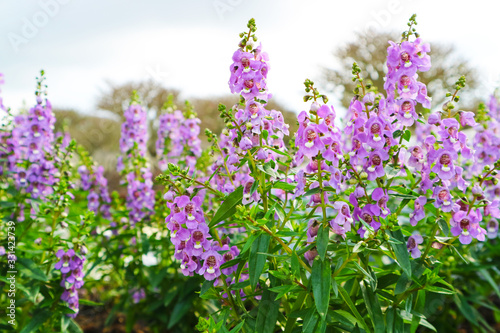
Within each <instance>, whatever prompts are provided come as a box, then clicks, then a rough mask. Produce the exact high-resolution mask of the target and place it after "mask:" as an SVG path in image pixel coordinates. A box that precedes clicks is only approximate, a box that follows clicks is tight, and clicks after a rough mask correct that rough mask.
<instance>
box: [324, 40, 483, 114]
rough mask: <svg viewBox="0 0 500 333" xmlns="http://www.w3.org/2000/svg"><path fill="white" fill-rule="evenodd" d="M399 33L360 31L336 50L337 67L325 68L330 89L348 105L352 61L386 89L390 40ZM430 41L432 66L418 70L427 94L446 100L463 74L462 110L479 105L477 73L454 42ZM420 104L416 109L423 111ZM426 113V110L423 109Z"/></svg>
mask: <svg viewBox="0 0 500 333" xmlns="http://www.w3.org/2000/svg"><path fill="white" fill-rule="evenodd" d="M400 39H401V37H398V34H397V33H375V32H371V33H367V34H361V33H358V34H357V35H356V37H355V38H354V39H353V41H351V42H349V43H347V44H345V45H343V46H341V47H339V48H338V49H336V50H334V52H333V57H334V60H335V63H336V66H335V67H327V68H323V83H324V85H325V87H326V89H327V90H329V91H331V92H334V93H335V95H336V96H337V97H338V98H339V99H340V101H341V103H342V105H343V106H344V107H346V108H348V107H349V103H350V101H351V99H352V97H353V89H354V88H355V84H354V83H353V82H352V80H351V77H352V74H351V71H352V64H353V62H356V63H357V64H358V65H359V67H360V68H361V70H362V76H363V77H364V78H365V79H368V80H371V82H372V84H373V86H375V87H377V89H378V91H379V92H382V93H385V90H384V77H385V74H386V72H387V68H386V66H385V63H386V57H387V47H388V46H389V43H388V41H389V40H392V41H399V40H400ZM430 44H431V52H430V53H429V54H430V56H431V62H432V67H431V69H430V70H429V71H428V72H424V73H419V80H420V81H421V82H423V83H425V84H426V85H427V90H428V95H429V96H430V97H432V98H433V103H432V105H433V107H437V106H438V105H440V103H441V102H443V101H444V99H445V95H446V92H447V91H451V90H452V89H453V86H454V83H455V82H456V81H457V80H458V78H459V77H460V76H462V75H465V77H466V78H467V87H466V89H465V90H464V93H463V94H462V95H461V97H462V98H461V106H460V108H461V109H463V110H474V109H475V108H476V105H477V102H478V101H477V99H476V97H475V92H476V91H475V90H476V89H478V87H479V79H478V73H477V71H476V69H474V68H472V67H471V66H470V65H469V64H468V62H467V60H466V59H464V58H462V57H461V56H460V54H459V53H458V51H457V50H456V48H455V47H454V46H453V45H446V44H437V43H430ZM422 111H423V110H422V106H421V105H419V108H418V109H417V112H422ZM424 114H425V113H424Z"/></svg>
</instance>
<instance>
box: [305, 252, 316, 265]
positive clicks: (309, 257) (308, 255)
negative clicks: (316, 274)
mask: <svg viewBox="0 0 500 333" xmlns="http://www.w3.org/2000/svg"><path fill="white" fill-rule="evenodd" d="M317 256H318V250H316V248H315V247H313V248H312V249H310V250H309V251H307V252H306V253H304V258H306V260H307V261H308V262H309V265H310V266H312V264H313V261H314V258H316V257H317Z"/></svg>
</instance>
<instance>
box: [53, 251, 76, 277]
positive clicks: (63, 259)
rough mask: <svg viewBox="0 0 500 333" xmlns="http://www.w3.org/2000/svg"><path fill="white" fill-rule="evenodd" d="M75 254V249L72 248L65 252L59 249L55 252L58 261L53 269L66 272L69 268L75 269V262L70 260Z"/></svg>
mask: <svg viewBox="0 0 500 333" xmlns="http://www.w3.org/2000/svg"><path fill="white" fill-rule="evenodd" d="M74 255H75V251H74V250H73V249H69V250H68V252H65V251H64V250H63V249H60V250H59V251H57V253H56V257H58V258H59V261H58V262H57V263H56V264H55V265H54V268H55V269H58V270H60V271H61V273H64V274H66V273H68V272H69V271H70V270H72V269H75V268H76V266H75V263H74V261H73V260H72V258H73V256H74Z"/></svg>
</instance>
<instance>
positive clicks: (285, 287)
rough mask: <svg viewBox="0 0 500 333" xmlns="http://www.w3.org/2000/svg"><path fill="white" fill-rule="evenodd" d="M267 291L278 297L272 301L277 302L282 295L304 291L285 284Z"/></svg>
mask: <svg viewBox="0 0 500 333" xmlns="http://www.w3.org/2000/svg"><path fill="white" fill-rule="evenodd" d="M269 290H270V291H272V292H275V293H277V294H278V295H276V298H275V299H274V300H278V299H280V298H281V297H283V295H285V294H287V293H289V292H292V291H295V292H297V291H301V290H304V289H302V288H300V287H299V286H295V285H290V284H286V285H283V286H277V287H273V288H269Z"/></svg>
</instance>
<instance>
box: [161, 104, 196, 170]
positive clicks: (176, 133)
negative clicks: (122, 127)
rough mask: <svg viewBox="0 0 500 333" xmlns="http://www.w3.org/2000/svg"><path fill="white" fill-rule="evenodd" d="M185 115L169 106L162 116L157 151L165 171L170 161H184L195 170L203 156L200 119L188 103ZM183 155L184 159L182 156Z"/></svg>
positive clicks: (162, 168)
mask: <svg viewBox="0 0 500 333" xmlns="http://www.w3.org/2000/svg"><path fill="white" fill-rule="evenodd" d="M186 106H187V110H186V112H185V115H184V114H183V113H182V111H180V110H175V111H174V109H173V107H171V106H169V107H167V110H166V111H167V113H165V114H162V115H161V116H160V119H159V120H160V124H159V126H158V139H157V141H156V152H157V155H158V156H160V159H159V161H158V165H159V167H160V170H162V171H165V170H166V169H167V165H168V163H178V162H180V161H184V162H185V163H186V166H187V167H188V168H189V169H190V170H191V172H194V168H195V166H196V160H197V158H199V157H200V156H201V146H200V145H201V140H200V139H199V138H198V135H199V134H200V126H199V124H200V122H201V121H200V119H199V118H197V117H196V114H195V113H194V112H193V111H192V109H191V106H190V105H189V104H188V103H186ZM182 155H185V156H183V158H182V159H180V157H181V156H182Z"/></svg>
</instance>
